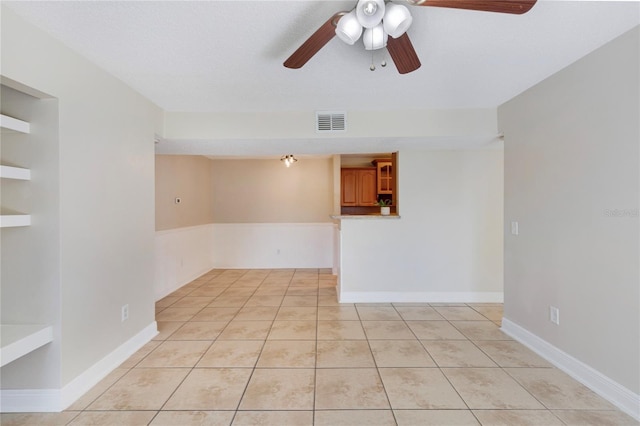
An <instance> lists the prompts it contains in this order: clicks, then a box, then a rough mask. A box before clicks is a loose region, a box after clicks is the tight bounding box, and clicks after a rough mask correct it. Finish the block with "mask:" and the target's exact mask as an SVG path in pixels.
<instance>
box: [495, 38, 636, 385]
mask: <svg viewBox="0 0 640 426" xmlns="http://www.w3.org/2000/svg"><path fill="white" fill-rule="evenodd" d="M639 40H640V31H639V29H638V27H636V28H635V29H634V30H632V31H630V32H629V33H627V34H624V35H623V36H621V37H620V38H618V39H616V40H614V41H612V42H611V43H609V44H607V45H605V46H604V47H602V48H600V49H598V50H596V51H595V52H593V53H592V54H590V55H588V56H586V57H584V58H583V59H581V60H579V61H578V62H576V63H574V64H573V65H571V66H569V67H567V68H566V69H564V70H562V71H560V72H559V73H557V74H555V75H553V76H552V77H550V78H548V79H547V80H545V81H543V82H542V83H540V84H538V85H537V86H535V87H533V88H531V89H529V90H527V91H526V92H524V93H523V94H521V95H520V96H518V97H516V98H514V99H513V100H511V101H509V102H507V103H506V104H504V105H503V106H501V107H500V108H499V110H498V112H499V124H500V127H501V130H503V131H504V134H505V221H506V222H507V224H509V222H511V221H518V222H519V235H517V236H515V235H511V234H506V235H505V269H504V276H505V283H504V287H505V289H504V291H505V305H504V311H505V318H506V319H509V320H510V321H512V322H514V323H516V324H517V325H519V326H521V327H523V328H525V329H526V330H528V331H530V332H531V333H533V334H535V335H536V336H538V337H540V338H541V339H544V340H545V341H547V342H549V343H551V344H552V345H554V346H555V347H557V348H559V349H560V350H562V351H564V352H566V353H567V354H569V355H571V356H572V357H574V358H576V359H578V360H579V361H582V362H583V363H585V364H587V365H589V366H590V367H592V368H594V369H596V370H597V371H599V372H601V373H603V374H604V375H606V376H607V377H609V378H611V379H613V380H614V381H616V382H617V383H619V384H621V385H623V386H625V387H626V388H627V389H629V390H631V391H632V392H635V393H636V394H637V393H638V392H640V363H639V362H638V360H639V359H640V340H639V339H640V322H639V321H638V312H640V303H639V301H640V292H639V286H638V282H639V281H640V274H639V270H638V268H639V264H638V257H639V251H638V231H639V220H638V193H639V191H638V178H639V166H638V155H639V150H638V141H639V140H640V134H639V133H640V122H639V118H638V117H640V108H639V97H638V94H639V93H640V87H639V79H638V75H640V70H639V69H638V65H639V63H640V58H639V55H638V52H639V51H640V46H639ZM616 212H618V213H616ZM550 305H552V306H555V307H557V308H559V309H560V324H559V325H556V324H553V323H551V322H550V321H549V319H548V318H549V306H550Z"/></svg>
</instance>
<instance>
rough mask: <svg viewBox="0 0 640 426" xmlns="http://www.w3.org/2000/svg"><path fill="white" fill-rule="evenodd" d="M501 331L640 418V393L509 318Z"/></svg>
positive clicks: (628, 412) (631, 414)
mask: <svg viewBox="0 0 640 426" xmlns="http://www.w3.org/2000/svg"><path fill="white" fill-rule="evenodd" d="M502 331H503V332H505V333H506V334H507V335H509V336H510V337H513V338H514V339H515V340H517V341H518V342H520V343H522V344H523V345H525V346H526V347H528V348H529V349H531V350H532V351H534V352H535V353H537V354H538V355H540V356H541V357H542V358H544V359H546V360H547V361H549V362H550V363H551V364H553V365H555V366H556V367H558V368H559V369H560V370H562V371H564V372H565V373H567V374H568V375H569V376H571V377H573V378H574V379H576V380H577V381H579V382H580V383H582V384H583V385H585V386H586V387H588V388H589V389H591V390H592V391H594V392H595V393H597V394H598V395H600V396H601V397H603V398H604V399H606V400H607V401H609V402H610V403H612V404H613V405H615V406H616V407H618V408H619V409H620V410H621V411H624V412H625V413H627V414H628V415H630V416H631V417H633V418H634V419H636V420H638V421H640V395H638V394H636V393H634V392H632V391H630V390H629V389H627V388H626V387H624V386H622V385H621V384H619V383H618V382H616V381H614V380H612V379H610V378H609V377H607V376H605V375H604V374H602V373H600V372H599V371H597V370H595V369H593V368H592V367H590V366H588V365H587V364H585V363H583V362H582V361H579V360H577V359H575V358H574V357H572V356H571V355H569V354H567V353H566V352H563V351H562V350H560V349H558V348H556V347H555V346H553V345H552V344H550V343H549V342H547V341H546V340H543V339H541V338H540V337H538V336H536V335H535V334H533V333H531V332H530V331H528V330H527V329H525V328H523V327H521V326H519V325H518V324H516V323H514V322H512V321H510V320H508V319H507V318H503V319H502Z"/></svg>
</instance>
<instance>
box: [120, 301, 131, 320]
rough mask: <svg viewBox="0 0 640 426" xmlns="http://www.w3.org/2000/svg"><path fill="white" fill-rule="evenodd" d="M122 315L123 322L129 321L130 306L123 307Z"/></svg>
mask: <svg viewBox="0 0 640 426" xmlns="http://www.w3.org/2000/svg"><path fill="white" fill-rule="evenodd" d="M121 314H122V322H125V321H126V320H128V319H129V305H122V310H121Z"/></svg>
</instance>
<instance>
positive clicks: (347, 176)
mask: <svg viewBox="0 0 640 426" xmlns="http://www.w3.org/2000/svg"><path fill="white" fill-rule="evenodd" d="M357 185H358V181H357V170H354V169H351V170H350V169H342V170H341V171H340V186H341V191H340V192H341V194H342V197H341V204H342V205H343V206H357V205H358V192H357Z"/></svg>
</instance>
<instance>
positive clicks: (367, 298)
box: [339, 291, 504, 303]
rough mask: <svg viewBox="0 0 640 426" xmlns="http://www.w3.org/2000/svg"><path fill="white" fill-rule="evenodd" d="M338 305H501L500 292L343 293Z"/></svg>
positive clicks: (501, 295)
mask: <svg viewBox="0 0 640 426" xmlns="http://www.w3.org/2000/svg"><path fill="white" fill-rule="evenodd" d="M339 298H340V303H502V301H503V300H504V293H502V292H451V293H445V292H394V291H344V292H341V293H340V294H339Z"/></svg>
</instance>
